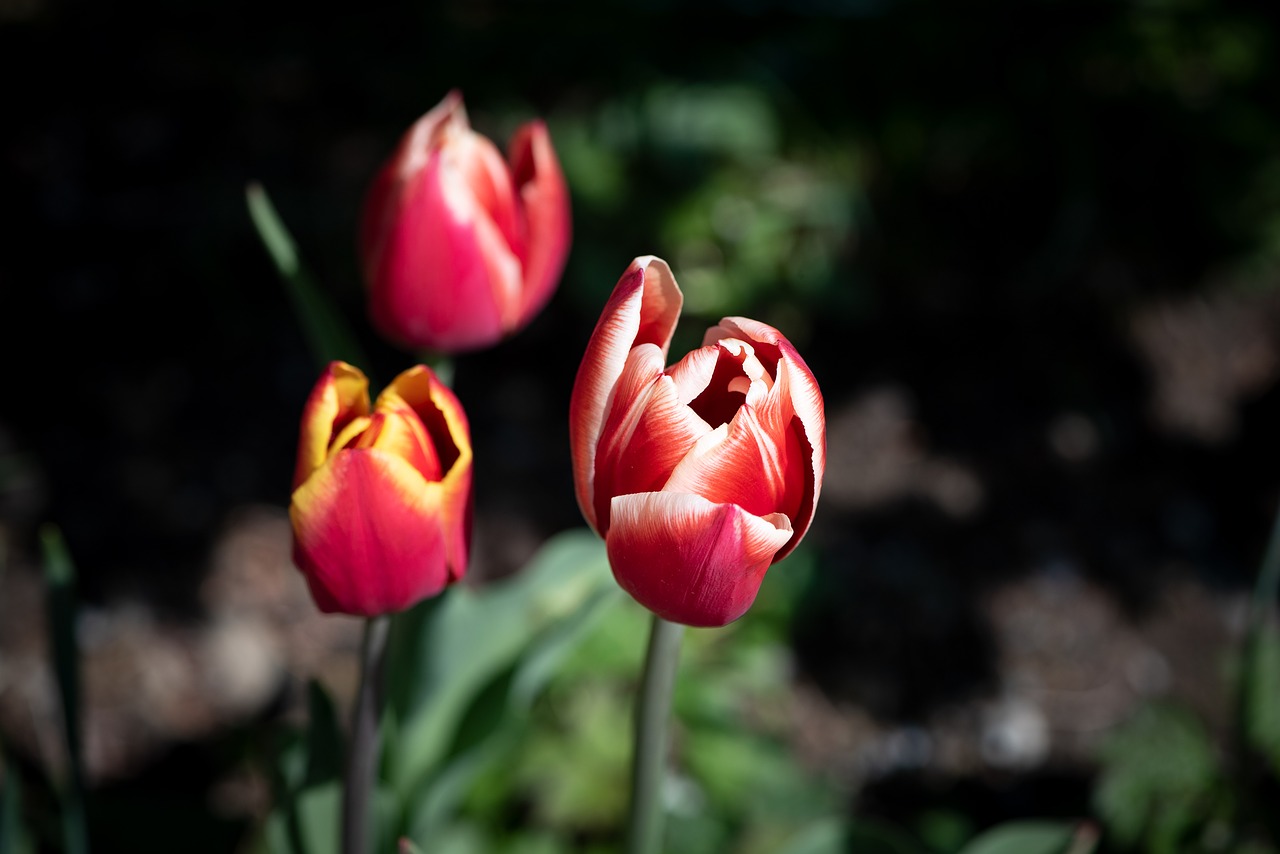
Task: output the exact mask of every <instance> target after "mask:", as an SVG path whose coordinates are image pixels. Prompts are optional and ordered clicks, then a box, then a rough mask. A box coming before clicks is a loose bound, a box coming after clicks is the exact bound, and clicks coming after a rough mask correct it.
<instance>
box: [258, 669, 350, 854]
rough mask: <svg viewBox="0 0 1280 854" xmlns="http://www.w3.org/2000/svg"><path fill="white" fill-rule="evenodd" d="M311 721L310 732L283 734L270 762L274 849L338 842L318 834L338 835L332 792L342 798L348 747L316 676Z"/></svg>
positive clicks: (302, 853) (269, 834)
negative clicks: (344, 764)
mask: <svg viewBox="0 0 1280 854" xmlns="http://www.w3.org/2000/svg"><path fill="white" fill-rule="evenodd" d="M307 710H308V716H307V717H308V720H307V727H306V729H305V731H302V732H296V731H294V732H289V733H286V734H285V735H284V736H283V738H282V743H281V746H280V748H279V749H278V750H277V751H276V756H275V759H274V761H273V762H272V765H271V771H272V774H273V776H274V780H273V786H274V788H275V804H276V805H275V808H274V809H273V810H272V812H271V814H270V816H269V817H268V819H267V822H266V824H265V830H264V837H263V843H264V844H265V846H266V850H267V851H270V852H272V854H320V852H322V851H324V850H329V849H330V848H331V847H332V846H333V845H335V844H336V843H335V842H329V841H321V842H320V843H319V844H320V845H321V848H319V849H317V848H316V847H315V846H316V844H317V839H318V838H319V836H320V835H322V834H323V833H326V832H327V833H329V834H330V835H331V836H334V837H335V838H336V835H337V831H338V825H337V823H336V822H337V815H338V813H337V812H336V809H337V807H333V809H334V810H335V811H334V812H333V813H332V814H331V815H329V816H327V817H326V816H325V814H324V811H325V809H327V808H328V807H330V806H332V804H331V799H332V795H331V794H328V793H329V792H331V791H337V792H338V793H339V795H338V797H339V801H340V800H341V785H342V770H343V761H344V758H345V746H344V741H343V736H342V727H341V725H340V723H339V721H338V715H337V711H336V710H335V708H334V705H333V700H332V699H331V698H330V697H329V695H328V693H327V692H326V691H325V690H324V687H323V686H322V685H321V684H320V683H319V682H316V681H315V680H312V681H311V682H310V683H309V684H308V685H307Z"/></svg>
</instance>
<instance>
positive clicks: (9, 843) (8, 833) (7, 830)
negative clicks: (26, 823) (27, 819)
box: [0, 747, 35, 854]
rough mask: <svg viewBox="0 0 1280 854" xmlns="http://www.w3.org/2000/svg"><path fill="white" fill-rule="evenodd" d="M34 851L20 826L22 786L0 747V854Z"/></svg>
mask: <svg viewBox="0 0 1280 854" xmlns="http://www.w3.org/2000/svg"><path fill="white" fill-rule="evenodd" d="M34 850H35V848H34V846H33V845H32V844H31V837H30V836H29V835H28V834H27V832H26V829H25V828H24V827H23V825H22V786H21V784H20V783H19V781H18V775H17V773H16V772H15V771H14V770H13V767H12V766H10V765H9V762H8V760H7V759H6V758H5V753H4V750H3V748H2V747H0V854H31V852H33V851H34Z"/></svg>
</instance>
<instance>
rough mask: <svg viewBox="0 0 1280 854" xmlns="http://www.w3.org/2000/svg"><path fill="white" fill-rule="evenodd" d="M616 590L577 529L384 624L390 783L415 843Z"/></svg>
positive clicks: (591, 541)
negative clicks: (518, 565)
mask: <svg viewBox="0 0 1280 854" xmlns="http://www.w3.org/2000/svg"><path fill="white" fill-rule="evenodd" d="M620 598H621V594H620V591H619V590H618V588H617V586H616V585H615V584H614V583H613V579H612V576H611V574H610V573H609V569H608V560H607V558H606V557H605V553H604V547H603V544H602V543H601V542H600V540H599V539H598V538H597V537H595V535H594V534H591V533H590V532H588V531H585V530H581V531H572V532H567V533H564V534H561V535H559V536H557V537H554V538H552V540H550V541H548V543H547V544H546V545H545V546H544V547H543V548H542V549H541V550H540V551H539V552H538V554H537V555H535V556H534V558H533V560H532V561H530V563H529V565H528V566H526V567H525V568H524V569H523V570H521V571H520V572H518V573H516V574H515V575H513V576H511V577H509V578H507V579H504V580H503V581H501V582H498V583H494V584H491V585H488V586H487V587H485V588H483V589H481V590H472V589H468V588H465V587H462V588H456V589H454V590H452V591H451V592H450V593H449V594H448V595H447V596H446V597H443V601H442V602H440V604H439V605H438V606H435V608H434V610H433V612H431V613H429V614H428V613H426V612H423V614H414V613H413V612H410V614H408V615H402V616H404V617H405V619H400V618H398V620H399V622H397V623H396V624H393V650H392V656H391V658H390V660H389V661H388V673H389V679H388V681H389V684H390V685H392V686H394V687H398V688H399V690H398V691H394V690H393V699H392V705H393V710H392V713H393V717H394V718H395V721H394V724H395V728H396V732H397V734H398V745H397V748H396V749H395V750H394V751H390V752H389V753H388V754H387V757H386V762H385V773H384V776H385V778H386V779H388V780H390V781H391V784H392V786H393V788H394V789H395V791H396V792H397V793H398V797H400V798H401V800H402V802H403V803H404V804H405V805H406V808H407V810H408V812H409V814H408V815H407V816H406V818H407V826H406V829H407V830H409V831H410V832H411V835H412V838H414V839H416V840H418V841H419V842H422V841H423V840H424V839H426V838H428V837H429V836H431V834H432V833H434V832H436V831H437V830H438V829H439V827H441V826H442V824H441V823H442V822H443V821H444V819H446V818H447V817H448V816H449V813H450V812H451V811H452V809H453V807H454V805H455V804H456V803H457V801H458V800H459V798H460V797H461V796H462V795H463V794H465V792H466V789H467V786H469V785H470V783H471V782H472V781H473V780H474V778H475V775H476V774H477V773H479V772H480V771H481V770H483V769H484V768H486V767H488V763H490V762H491V761H493V760H494V758H496V757H498V756H501V755H502V754H503V751H504V750H505V749H506V748H507V746H509V745H510V744H511V743H512V742H511V739H513V738H515V737H517V736H518V733H519V728H520V727H522V726H523V725H524V718H525V716H526V715H527V712H528V710H529V707H530V705H531V704H532V702H533V700H534V698H535V697H536V696H537V694H538V693H539V692H540V691H541V689H542V688H543V687H544V686H545V684H546V681H547V680H548V679H549V678H550V677H551V676H552V675H553V674H554V673H555V672H556V669H557V668H558V666H559V664H560V663H561V662H562V661H563V659H564V657H565V656H566V655H567V653H568V652H569V651H571V650H572V649H573V647H574V646H575V645H576V643H577V642H578V640H580V639H581V637H582V636H583V635H584V634H585V633H586V631H587V629H589V628H590V626H591V625H592V624H593V622H594V621H595V620H596V619H599V617H600V616H601V615H602V614H603V613H604V612H605V611H606V610H607V608H608V607H609V605H610V603H616V602H618V601H620Z"/></svg>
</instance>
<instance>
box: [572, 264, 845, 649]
mask: <svg viewBox="0 0 1280 854" xmlns="http://www.w3.org/2000/svg"><path fill="white" fill-rule="evenodd" d="M682 303H683V296H682V295H681V293H680V288H679V286H678V285H677V284H676V280H675V277H674V276H673V275H672V273H671V270H670V268H669V267H668V266H667V264H666V262H664V261H662V260H661V259H658V258H654V257H652V256H649V257H644V258H637V259H636V260H635V261H634V262H632V264H631V266H630V267H629V268H628V269H627V271H626V273H625V274H623V276H622V278H621V280H619V282H618V284H617V287H616V288H614V291H613V295H612V296H611V297H610V299H609V301H608V303H607V304H606V305H605V308H604V312H603V313H602V315H601V317H600V320H599V322H598V323H597V324H596V328H595V332H594V333H593V334H592V336H591V340H590V342H589V343H588V345H587V352H586V355H585V356H584V357H583V360H582V365H581V367H580V368H579V369H578V377H577V381H576V382H575V384H574V388H573V397H572V400H571V403H570V414H569V430H570V443H571V445H572V454H573V470H574V484H575V487H576V490H577V496H578V504H579V506H580V507H581V508H582V513H583V515H584V516H585V517H586V519H587V521H588V522H589V523H590V524H591V526H592V527H593V528H594V529H595V530H596V532H597V533H599V534H600V535H601V536H603V537H604V538H605V543H606V547H607V550H608V554H609V562H610V565H611V566H612V567H613V573H614V576H615V577H616V578H617V580H618V583H619V584H620V585H621V586H622V587H623V588H624V589H625V590H626V591H627V592H628V593H630V594H631V595H632V596H633V597H634V598H635V599H636V600H637V601H638V602H640V604H642V605H644V606H645V607H646V608H648V609H649V610H651V611H653V612H654V613H655V614H657V615H658V616H659V617H662V618H663V619H666V620H669V621H672V622H676V623H684V624H686V625H691V626H721V625H724V624H726V623H729V622H732V621H733V620H736V619H737V618H738V617H740V616H742V614H744V613H745V612H746V610H747V609H748V608H749V607H750V606H751V603H752V602H753V601H755V597H756V593H757V592H758V591H759V589H760V583H761V581H762V580H763V579H764V574H765V571H766V570H767V569H768V568H769V566H770V565H771V564H773V563H775V562H777V561H778V560H781V559H782V558H783V557H785V556H786V555H787V554H788V553H790V552H791V550H792V549H794V548H795V547H796V545H797V544H798V543H799V542H800V539H801V538H802V537H803V536H804V534H805V531H806V530H808V527H809V523H810V521H811V520H812V519H813V512H814V507H815V506H816V504H817V501H818V494H819V492H820V491H821V488H822V473H823V468H824V466H825V465H826V420H825V416H824V413H823V402H822V393H821V392H820V391H819V390H818V384H817V382H816V381H815V380H814V378H813V374H812V373H811V372H810V370H809V368H808V366H807V365H806V364H805V362H804V360H803V359H802V358H801V357H800V354H799V353H798V352H796V349H795V347H793V346H792V345H791V342H789V341H788V340H787V339H786V338H785V337H784V336H783V335H782V334H781V333H780V332H778V330H776V329H774V328H773V327H771V326H767V325H765V324H763V323H759V322H756V321H754V320H748V319H746V318H742V317H727V318H725V319H723V320H721V321H720V323H719V325H718V326H714V327H712V328H711V329H709V330H708V331H707V333H706V336H705V338H704V339H703V346H702V347H700V348H698V349H696V350H693V351H692V352H690V353H688V354H687V355H685V356H684V358H682V359H681V360H680V361H679V362H677V363H676V364H675V365H672V366H671V367H669V368H667V367H664V366H665V364H666V358H667V351H668V349H669V348H670V346H671V337H672V334H673V333H674V331H675V327H676V322H677V320H678V318H679V316H680V308H681V305H682Z"/></svg>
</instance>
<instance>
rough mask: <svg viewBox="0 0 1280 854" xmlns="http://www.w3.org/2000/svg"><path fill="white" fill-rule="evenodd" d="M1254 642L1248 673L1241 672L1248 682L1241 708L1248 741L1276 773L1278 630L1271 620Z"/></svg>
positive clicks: (1279, 764)
mask: <svg viewBox="0 0 1280 854" xmlns="http://www.w3.org/2000/svg"><path fill="white" fill-rule="evenodd" d="M1254 643H1255V646H1254V648H1253V655H1252V656H1250V664H1251V667H1250V672H1248V673H1246V674H1244V678H1246V679H1249V680H1251V682H1252V684H1251V685H1249V686H1248V693H1247V696H1248V698H1249V707H1248V708H1247V709H1245V715H1246V722H1247V732H1248V736H1249V743H1250V744H1251V745H1252V746H1253V747H1254V748H1256V749H1257V750H1258V751H1260V752H1261V753H1262V754H1263V756H1265V757H1266V758H1267V761H1269V762H1270V763H1271V768H1272V771H1273V772H1275V773H1276V774H1280V630H1278V629H1277V628H1276V625H1275V623H1274V622H1267V623H1264V624H1262V625H1261V626H1259V627H1258V634H1257V635H1256V636H1255V638H1254Z"/></svg>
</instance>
